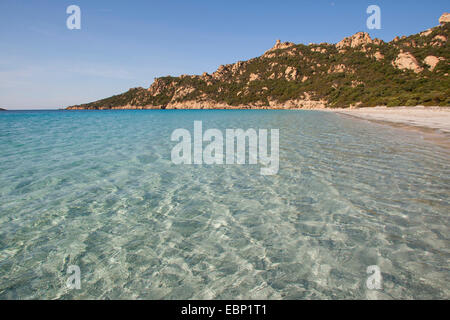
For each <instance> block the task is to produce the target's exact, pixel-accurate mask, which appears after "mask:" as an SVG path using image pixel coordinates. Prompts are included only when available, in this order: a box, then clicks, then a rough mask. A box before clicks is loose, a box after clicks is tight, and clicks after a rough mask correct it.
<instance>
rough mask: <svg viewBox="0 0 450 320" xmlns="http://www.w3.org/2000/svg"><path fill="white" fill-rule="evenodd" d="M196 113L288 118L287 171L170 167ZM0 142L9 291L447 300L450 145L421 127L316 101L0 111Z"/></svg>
mask: <svg viewBox="0 0 450 320" xmlns="http://www.w3.org/2000/svg"><path fill="white" fill-rule="evenodd" d="M195 120H202V121H203V128H204V130H206V129H208V128H218V129H221V130H222V131H223V132H225V129H226V128H242V129H244V130H246V129H248V128H254V129H259V128H261V129H271V128H277V129H279V130H280V170H279V173H278V175H274V176H262V175H260V166H254V165H252V166H250V165H245V166H242V165H234V166H233V165H215V166H212V165H210V166H208V165H191V166H188V165H174V164H173V163H172V162H171V158H170V153H171V150H172V148H173V146H174V145H175V144H176V143H175V142H172V141H171V140H170V135H171V133H172V131H173V130H175V129H177V128H186V129H188V130H190V131H191V132H193V123H194V121H195ZM0 146H1V148H0V299H37V298H39V299H356V298H359V299H366V298H368V299H377V298H378V299H392V298H393V299H419V298H420V299H432V298H433V299H449V298H450V285H449V281H450V271H449V258H450V250H449V248H450V246H449V244H450V242H449V234H450V233H449V226H450V224H449V212H450V210H449V209H450V204H449V199H450V153H449V151H448V150H446V149H445V148H443V147H441V146H439V145H436V144H433V143H430V142H427V141H426V140H424V138H423V136H422V135H421V134H420V133H417V132H411V131H407V130H403V129H398V128H394V127H389V126H386V125H382V124H377V123H371V122H367V121H363V120H358V119H353V118H348V117H345V116H342V115H336V114H333V113H327V112H317V111H177V110H174V111H168V110H167V111H78V112H69V111H39V112H37V111H35V112H2V113H0ZM70 265H78V266H79V267H80V270H81V286H82V287H81V290H70V289H68V288H67V287H66V280H67V278H68V277H69V276H68V275H67V273H66V272H67V269H68V267H69V266H70ZM371 265H377V266H379V268H380V270H381V272H382V276H383V281H382V285H383V288H382V289H381V290H369V289H368V288H367V286H366V280H367V278H368V277H369V275H368V274H367V273H366V269H367V267H368V266H371Z"/></svg>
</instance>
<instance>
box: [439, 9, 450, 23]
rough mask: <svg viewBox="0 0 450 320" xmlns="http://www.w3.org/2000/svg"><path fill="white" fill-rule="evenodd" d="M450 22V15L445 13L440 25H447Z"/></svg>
mask: <svg viewBox="0 0 450 320" xmlns="http://www.w3.org/2000/svg"><path fill="white" fill-rule="evenodd" d="M449 22H450V13H447V12H446V13H444V14H443V15H442V16H441V17H440V18H439V23H440V24H446V23H449Z"/></svg>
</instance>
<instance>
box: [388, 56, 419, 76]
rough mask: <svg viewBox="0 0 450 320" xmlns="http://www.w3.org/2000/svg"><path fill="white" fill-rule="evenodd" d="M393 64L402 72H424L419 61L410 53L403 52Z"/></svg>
mask: <svg viewBox="0 0 450 320" xmlns="http://www.w3.org/2000/svg"><path fill="white" fill-rule="evenodd" d="M392 64H393V66H394V67H396V68H398V69H400V70H411V71H414V72H415V73H420V72H422V71H423V68H422V67H421V66H420V65H419V63H418V62H417V59H416V58H415V57H414V56H413V55H412V54H411V53H409V52H401V53H400V54H399V55H398V56H397V59H395V60H394V61H393V62H392Z"/></svg>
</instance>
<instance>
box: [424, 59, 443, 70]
mask: <svg viewBox="0 0 450 320" xmlns="http://www.w3.org/2000/svg"><path fill="white" fill-rule="evenodd" d="M443 60H445V59H444V58H442V57H435V56H428V57H426V58H425V60H423V62H424V63H425V64H426V65H428V66H429V68H428V69H429V70H430V71H433V70H434V69H435V68H436V66H437V64H438V63H439V62H441V61H443Z"/></svg>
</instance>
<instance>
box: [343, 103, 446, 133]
mask: <svg viewBox="0 0 450 320" xmlns="http://www.w3.org/2000/svg"><path fill="white" fill-rule="evenodd" d="M334 112H337V113H341V114H346V115H350V116H354V117H358V118H363V119H367V120H376V121H383V122H392V123H395V124H403V125H408V126H414V127H421V128H429V129H435V130H438V131H441V132H443V133H450V108H449V107H396V108H387V107H376V108H361V109H339V110H334Z"/></svg>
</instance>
